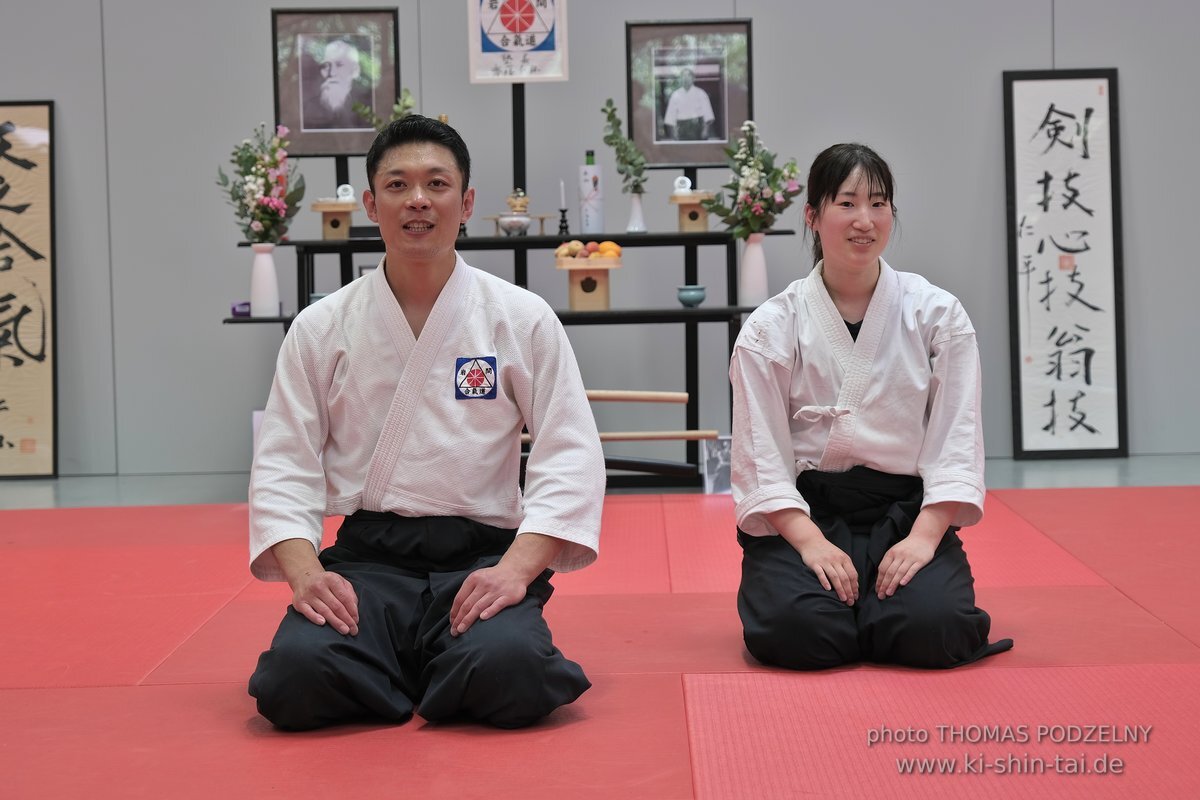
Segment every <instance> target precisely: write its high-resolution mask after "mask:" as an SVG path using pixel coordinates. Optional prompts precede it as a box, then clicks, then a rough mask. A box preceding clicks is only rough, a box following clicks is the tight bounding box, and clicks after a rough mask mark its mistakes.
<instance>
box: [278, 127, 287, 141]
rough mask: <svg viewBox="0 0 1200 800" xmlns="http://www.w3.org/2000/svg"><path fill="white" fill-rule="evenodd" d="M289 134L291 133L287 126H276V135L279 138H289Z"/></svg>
mask: <svg viewBox="0 0 1200 800" xmlns="http://www.w3.org/2000/svg"><path fill="white" fill-rule="evenodd" d="M288 133H289V131H288V128H287V126H286V125H276V126H275V135H276V136H278V137H279V138H281V139H282V138H283V137H284V136H287V135H288Z"/></svg>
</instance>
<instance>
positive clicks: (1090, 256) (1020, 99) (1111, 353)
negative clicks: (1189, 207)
mask: <svg viewBox="0 0 1200 800" xmlns="http://www.w3.org/2000/svg"><path fill="white" fill-rule="evenodd" d="M1004 120H1005V131H1004V137H1005V151H1006V152H1005V155H1006V159H1005V160H1006V165H1007V171H1008V220H1007V223H1008V286H1009V312H1010V317H1009V319H1010V336H1011V343H1012V347H1011V352H1012V386H1013V388H1012V397H1013V457H1014V458H1082V457H1120V456H1125V455H1127V454H1128V435H1127V431H1126V406H1125V330H1124V326H1125V323H1124V294H1123V290H1122V267H1121V264H1122V257H1121V250H1122V247H1121V180H1120V177H1121V173H1120V159H1119V158H1118V143H1119V137H1118V135H1117V71H1116V70H1115V69H1094V70H1052V71H1037V72H1005V73H1004Z"/></svg>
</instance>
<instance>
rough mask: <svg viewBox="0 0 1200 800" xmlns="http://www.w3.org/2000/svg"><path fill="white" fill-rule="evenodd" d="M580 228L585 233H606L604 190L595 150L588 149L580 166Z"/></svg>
mask: <svg viewBox="0 0 1200 800" xmlns="http://www.w3.org/2000/svg"><path fill="white" fill-rule="evenodd" d="M579 229H580V231H582V232H583V233H604V190H603V187H602V186H601V183H600V167H598V166H597V165H596V151H595V150H588V151H587V153H586V154H585V157H584V163H583V166H581V167H580V168H579Z"/></svg>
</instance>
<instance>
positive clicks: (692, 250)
mask: <svg viewBox="0 0 1200 800" xmlns="http://www.w3.org/2000/svg"><path fill="white" fill-rule="evenodd" d="M512 107H513V120H512V125H513V183H512V185H513V186H520V187H525V185H526V181H525V85H524V84H522V83H514V84H513V85H512ZM334 170H335V177H336V180H337V183H338V184H339V185H340V184H343V183H348V182H349V165H348V160H347V157H346V156H338V157H337V158H336V159H335V162H334ZM684 174H685V175H686V176H687V177H688V178H689V179H690V180H691V182H692V186H693V187H696V186H697V176H696V169H695V168H694V167H689V168H686V169H685V170H684ZM766 233H767V234H768V235H773V236H792V235H794V234H795V231H791V230H768V231H766ZM349 234H350V236H349V238H347V239H301V240H294V241H283V242H280V243H279V246H290V247H294V248H295V249H296V313H299V312H300V310H301V309H303V308H304V307H305V306H307V305H308V302H309V298H310V297H311V296H312V293H313V291H314V289H315V288H316V257H317V256H319V255H337V256H338V258H339V262H340V264H339V265H340V271H341V284H342V285H343V286H345V285H346V284H348V283H350V282H351V281H352V280H354V279H355V278H356V277H357V275H355V269H354V256H355V255H356V254H359V253H382V252H384V250H385V247H384V244H383V241H382V239H380V238H379V229H378V228H376V227H375V226H373V225H372V226H352V227H351V228H350V231H349ZM571 238H587V239H594V240H596V241H604V240H605V239H611V240H613V241H617V242H619V243H620V244H621V246H622V248H627V247H682V248H683V282H684V283H685V284H695V283H699V254H698V251H699V248H700V247H704V246H724V248H725V297H726V302H727V303H728V305H725V306H709V307H707V308H643V309H609V310H607V311H566V310H562V311H556V312H555V313H557V314H558V318H559V319H560V320H561V321H562V323H563V324H564V325H660V324H671V323H678V324H682V325H683V326H684V363H685V378H684V382H685V389H686V391H687V395H688V400H687V404H686V407H685V416H686V426H687V428H688V429H690V430H695V429H698V428H699V427H700V398H699V394H700V375H699V373H700V368H699V364H700V354H699V349H700V346H699V335H700V334H699V326H700V324H701V323H705V322H723V323H725V325H726V327H727V331H728V352H729V353H732V352H733V345H734V342H735V341H736V340H737V335H738V331H739V330H740V329H741V325H742V318H743V316H744V315H745V314H748V313H750V312H751V311H753V310H754V309H753V308H752V307H743V306H739V305H738V287H737V260H738V255H737V240H736V239H735V238H734V237H733V236H732V235H731V234H730V233H729V232H728V231H687V232H648V233H625V232H621V233H604V234H600V233H593V234H587V235H586V237H582V236H581V235H580V234H573V235H571ZM563 239H564V236H562V235H561V234H556V235H552V236H543V235H538V236H530V235H525V236H469V235H466V234H465V228H464V229H463V232H460V235H459V237H458V241H457V242H456V243H455V248H456V249H457V250H460V251H473V250H508V251H511V252H512V254H513V283H515V284H516V285H518V286H521V287H522V288H527V287H528V283H529V251H530V250H553V249H555V248H557V247H558V246H559V245H560V244H562V242H563ZM240 246H242V247H246V246H249V243H247V242H243V243H242V244H241V245H240ZM294 318H295V316H294V315H291V316H287V315H284V316H278V317H226V318H225V319H224V323H225V324H262V323H271V324H276V325H278V324H282V325H283V329H284V333H286V332H287V330H288V328H289V327H290V326H291V323H292V320H293V319H294ZM685 445H686V454H687V455H686V457H687V462H686V463H682V464H680V463H677V462H669V461H661V460H658V459H633V458H623V457H610V458H606V460H605V462H606V464H607V466H608V467H609V469H616V470H623V471H645V472H649V473H651V474H647V475H610V476H609V480H608V485H609V486H613V487H635V486H636V487H668V486H675V487H677V486H700V485H702V484H703V476H702V475H701V473H700V443H699V442H697V441H686V442H685Z"/></svg>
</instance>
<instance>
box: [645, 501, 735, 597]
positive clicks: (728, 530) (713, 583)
mask: <svg viewBox="0 0 1200 800" xmlns="http://www.w3.org/2000/svg"><path fill="white" fill-rule="evenodd" d="M663 510H664V511H665V512H666V513H665V523H666V534H667V551H668V553H669V554H670V562H671V563H670V569H671V591H673V592H736V591H737V588H738V583H739V582H740V581H741V579H742V548H740V547H739V546H738V543H737V526H736V525H735V524H734V521H733V498H732V497H731V496H730V495H727V494H716V495H664V496H663Z"/></svg>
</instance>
